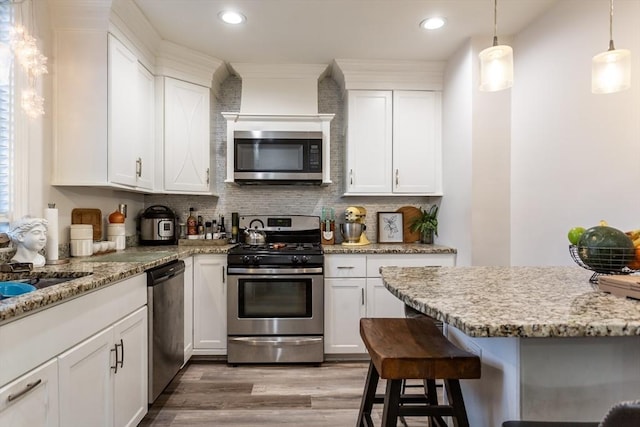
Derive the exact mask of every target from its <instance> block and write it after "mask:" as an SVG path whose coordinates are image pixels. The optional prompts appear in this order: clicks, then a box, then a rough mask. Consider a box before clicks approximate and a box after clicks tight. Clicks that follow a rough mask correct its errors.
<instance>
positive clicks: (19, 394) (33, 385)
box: [7, 378, 42, 402]
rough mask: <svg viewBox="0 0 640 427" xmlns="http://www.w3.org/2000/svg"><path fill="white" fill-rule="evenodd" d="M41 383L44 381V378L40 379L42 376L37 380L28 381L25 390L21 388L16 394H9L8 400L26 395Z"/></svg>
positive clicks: (11, 400)
mask: <svg viewBox="0 0 640 427" xmlns="http://www.w3.org/2000/svg"><path fill="white" fill-rule="evenodd" d="M41 383H42V379H40V378H38V379H37V380H36V381H34V382H32V383H27V385H26V386H25V388H24V389H23V390H20V391H19V392H17V393H16V394H10V395H9V396H7V401H9V402H13V401H14V400H16V399H18V398H19V397H21V396H24V395H25V394H27V393H29V392H30V391H31V390H33V389H34V388H36V387H38V386H39V385H40V384H41Z"/></svg>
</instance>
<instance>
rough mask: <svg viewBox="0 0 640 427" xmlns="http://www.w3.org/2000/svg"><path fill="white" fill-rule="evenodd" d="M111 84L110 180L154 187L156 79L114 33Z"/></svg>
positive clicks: (146, 187) (110, 56)
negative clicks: (154, 103) (154, 104)
mask: <svg viewBox="0 0 640 427" xmlns="http://www.w3.org/2000/svg"><path fill="white" fill-rule="evenodd" d="M108 87H109V95H108V103H109V120H108V123H109V130H108V144H109V145H108V147H109V148H108V152H109V161H108V171H109V172H108V180H109V182H111V183H113V184H120V185H128V186H132V187H140V188H142V189H145V190H153V168H154V158H155V156H154V145H153V111H154V109H153V102H154V79H153V76H152V75H151V73H150V72H149V71H148V70H147V69H146V68H145V67H144V66H143V65H142V64H140V63H139V62H138V59H137V58H136V56H135V55H134V54H133V53H132V52H131V51H130V50H129V49H127V48H126V46H124V45H123V44H122V43H121V42H120V41H118V39H116V38H115V37H113V36H112V35H109V81H108Z"/></svg>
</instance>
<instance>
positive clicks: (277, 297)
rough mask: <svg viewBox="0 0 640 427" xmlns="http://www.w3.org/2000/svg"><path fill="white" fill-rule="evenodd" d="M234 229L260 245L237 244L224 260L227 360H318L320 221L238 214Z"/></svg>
mask: <svg viewBox="0 0 640 427" xmlns="http://www.w3.org/2000/svg"><path fill="white" fill-rule="evenodd" d="M239 227H240V230H241V231H240V235H241V236H242V235H245V234H246V235H247V240H248V241H250V242H252V243H255V242H259V243H260V244H242V245H238V246H236V247H235V248H233V249H231V250H230V251H229V254H228V256H227V265H228V266H227V273H228V289H227V328H228V338H227V344H228V346H227V354H228V362H229V363H232V364H237V363H318V362H322V361H323V360H324V340H323V334H324V277H323V264H324V256H323V253H322V246H321V245H320V218H319V217H316V216H302V215H289V216H241V217H240V223H239ZM246 230H252V232H251V233H245V232H244V231H246ZM257 237H258V238H257ZM241 240H242V239H241ZM263 240H264V243H262V241H263Z"/></svg>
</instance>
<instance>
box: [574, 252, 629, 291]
mask: <svg viewBox="0 0 640 427" xmlns="http://www.w3.org/2000/svg"><path fill="white" fill-rule="evenodd" d="M569 253H570V254H571V258H573V260H574V261H575V262H576V264H578V265H579V266H580V267H582V268H584V269H587V270H589V271H593V272H594V273H593V275H592V276H591V278H590V279H589V282H591V283H598V277H599V276H601V275H613V274H631V273H635V272H637V271H639V270H634V269H632V268H629V265H630V264H631V262H632V261H633V260H634V259H635V248H601V247H590V246H577V245H569Z"/></svg>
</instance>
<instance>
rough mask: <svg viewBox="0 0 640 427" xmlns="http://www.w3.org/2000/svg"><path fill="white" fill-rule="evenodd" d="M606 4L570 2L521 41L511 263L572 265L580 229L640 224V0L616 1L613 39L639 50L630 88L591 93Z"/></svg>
mask: <svg viewBox="0 0 640 427" xmlns="http://www.w3.org/2000/svg"><path fill="white" fill-rule="evenodd" d="M608 4H609V3H608V2H607V1H604V0H602V1H595V0H591V1H584V0H562V1H560V2H559V3H558V4H557V5H555V7H553V8H552V9H551V10H549V11H548V13H546V14H545V15H544V16H542V17H541V18H540V19H538V20H537V21H536V22H534V23H533V24H532V25H531V26H529V28H528V29H526V30H525V31H523V32H521V33H520V34H518V36H517V37H516V38H515V43H514V64H515V70H514V87H513V89H512V138H511V263H512V265H573V261H572V260H571V258H570V256H569V253H568V244H569V243H568V240H567V237H566V235H567V231H568V230H569V228H571V227H573V226H578V225H581V226H584V227H590V226H593V225H596V224H597V223H598V221H599V220H601V219H605V220H607V221H608V222H609V224H610V225H611V226H614V227H617V228H620V229H623V230H627V229H631V228H640V198H639V197H638V192H637V188H638V185H639V184H640V1H638V0H618V1H616V2H615V15H614V41H615V43H616V47H617V48H626V49H630V50H631V52H632V58H633V59H632V61H633V64H632V88H631V90H628V91H625V92H621V93H616V94H609V95H593V94H591V82H590V79H591V58H592V56H593V55H595V54H596V53H599V52H601V51H604V50H606V49H607V47H608V39H609V20H608Z"/></svg>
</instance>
